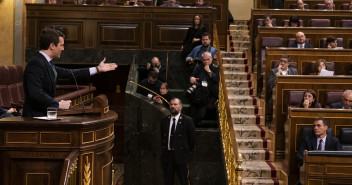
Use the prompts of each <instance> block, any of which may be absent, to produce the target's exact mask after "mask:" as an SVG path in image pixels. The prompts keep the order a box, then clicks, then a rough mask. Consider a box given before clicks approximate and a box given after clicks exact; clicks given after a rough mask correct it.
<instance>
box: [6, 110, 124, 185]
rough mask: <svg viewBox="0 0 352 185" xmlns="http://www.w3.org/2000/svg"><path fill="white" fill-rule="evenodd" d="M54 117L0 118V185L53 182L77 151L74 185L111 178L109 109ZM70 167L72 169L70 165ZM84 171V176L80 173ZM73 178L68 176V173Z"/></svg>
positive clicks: (112, 115)
mask: <svg viewBox="0 0 352 185" xmlns="http://www.w3.org/2000/svg"><path fill="white" fill-rule="evenodd" d="M60 118H61V120H58V121H50V122H47V121H42V120H35V119H33V118H5V119H1V120H0V140H1V141H4V142H0V166H1V169H2V170H1V173H0V184H1V185H23V184H26V185H38V184H41V185H59V184H60V181H61V180H60V177H62V176H65V174H62V172H64V171H67V170H68V171H70V167H71V166H65V165H64V164H66V163H65V161H67V160H68V158H70V156H71V153H72V152H75V151H76V152H77V154H76V155H77V156H76V157H73V159H72V160H75V159H77V160H78V164H77V167H78V168H77V170H76V171H77V174H78V175H77V179H76V180H75V181H76V182H74V184H84V183H83V180H86V181H87V182H88V181H90V183H89V184H96V185H106V183H108V184H111V180H112V171H111V170H112V166H111V163H112V161H113V157H112V152H111V150H112V148H113V145H114V144H113V140H114V126H113V125H114V121H115V120H116V119H117V114H116V113H115V112H113V111H110V112H108V113H107V114H105V115H103V116H100V115H94V114H91V115H85V116H60ZM72 170H74V169H73V168H72ZM84 173H86V174H89V175H84ZM72 176H73V175H72Z"/></svg>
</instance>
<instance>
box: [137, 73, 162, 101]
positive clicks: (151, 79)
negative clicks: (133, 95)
mask: <svg viewBox="0 0 352 185" xmlns="http://www.w3.org/2000/svg"><path fill="white" fill-rule="evenodd" d="M139 84H140V85H141V86H143V87H145V88H147V89H149V90H152V91H154V92H155V93H157V94H160V87H161V84H162V82H161V81H160V80H158V73H157V72H155V71H150V72H149V73H148V78H146V79H144V80H142V81H141V82H140V83H139ZM145 88H142V87H140V86H138V88H137V93H139V94H142V95H144V96H147V97H148V98H150V99H151V98H153V96H155V94H153V93H152V92H150V91H149V90H147V89H145Z"/></svg>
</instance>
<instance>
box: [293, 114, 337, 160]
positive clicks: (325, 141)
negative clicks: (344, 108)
mask: <svg viewBox="0 0 352 185" xmlns="http://www.w3.org/2000/svg"><path fill="white" fill-rule="evenodd" d="M313 127H314V135H315V136H314V135H311V136H307V137H305V138H304V139H303V140H302V143H301V146H300V147H299V150H298V151H297V154H296V161H297V164H299V166H302V165H303V152H304V150H308V151H311V150H320V151H340V150H341V145H340V142H339V140H338V139H337V138H335V137H333V136H331V135H327V134H326V131H327V130H328V122H327V120H326V119H324V118H316V119H315V120H314V123H313Z"/></svg>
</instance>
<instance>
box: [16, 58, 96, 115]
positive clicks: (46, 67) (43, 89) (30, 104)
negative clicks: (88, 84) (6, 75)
mask: <svg viewBox="0 0 352 185" xmlns="http://www.w3.org/2000/svg"><path fill="white" fill-rule="evenodd" d="M55 69H56V71H57V78H72V73H73V74H74V75H75V77H76V78H89V76H90V73H89V69H88V68H82V69H72V70H69V69H65V68H60V67H56V66H55ZM71 71H72V73H71ZM23 87H24V93H25V101H24V105H23V116H24V117H34V116H46V109H47V107H59V103H58V102H57V101H55V99H54V96H55V92H56V79H55V76H54V72H53V69H52V67H51V65H50V63H49V62H48V61H47V60H46V58H45V57H44V56H43V55H42V54H41V53H39V52H38V53H37V54H36V55H35V56H34V57H33V58H32V59H31V60H30V62H29V63H28V64H27V66H26V69H25V71H24V74H23Z"/></svg>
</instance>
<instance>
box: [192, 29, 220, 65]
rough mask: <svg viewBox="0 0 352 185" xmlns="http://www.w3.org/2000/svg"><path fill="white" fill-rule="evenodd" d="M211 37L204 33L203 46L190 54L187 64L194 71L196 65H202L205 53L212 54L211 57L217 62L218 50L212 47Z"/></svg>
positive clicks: (197, 47)
mask: <svg viewBox="0 0 352 185" xmlns="http://www.w3.org/2000/svg"><path fill="white" fill-rule="evenodd" d="M210 43H211V36H210V34H209V33H207V32H204V33H203V34H202V45H199V46H196V47H195V48H193V50H192V51H191V53H190V54H188V56H187V58H186V62H187V63H188V64H189V65H190V67H191V68H192V69H193V68H194V65H195V64H200V63H202V55H203V53H204V52H210V53H211V56H212V57H213V58H214V60H216V49H215V48H213V47H211V45H210Z"/></svg>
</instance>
